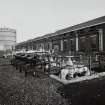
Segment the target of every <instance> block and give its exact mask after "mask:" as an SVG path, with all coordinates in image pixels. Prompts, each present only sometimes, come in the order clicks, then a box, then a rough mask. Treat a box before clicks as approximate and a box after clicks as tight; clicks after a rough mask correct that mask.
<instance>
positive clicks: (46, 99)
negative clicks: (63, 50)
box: [0, 65, 105, 105]
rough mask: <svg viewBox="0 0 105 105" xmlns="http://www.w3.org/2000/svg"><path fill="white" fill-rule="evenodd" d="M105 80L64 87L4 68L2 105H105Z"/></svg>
mask: <svg viewBox="0 0 105 105" xmlns="http://www.w3.org/2000/svg"><path fill="white" fill-rule="evenodd" d="M104 99H105V77H104V76H103V77H100V78H96V79H92V80H89V81H88V80H87V81H82V82H78V83H71V84H66V85H63V84H60V83H59V82H57V81H55V80H53V79H51V78H49V77H40V78H39V77H32V76H31V75H28V76H27V77H24V73H23V72H22V73H20V72H19V71H18V70H15V68H14V67H12V66H10V65H8V66H0V105H105V100H104Z"/></svg>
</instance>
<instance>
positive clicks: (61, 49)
mask: <svg viewBox="0 0 105 105" xmlns="http://www.w3.org/2000/svg"><path fill="white" fill-rule="evenodd" d="M61 51H63V40H62V39H61Z"/></svg>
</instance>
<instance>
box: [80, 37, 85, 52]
mask: <svg viewBox="0 0 105 105" xmlns="http://www.w3.org/2000/svg"><path fill="white" fill-rule="evenodd" d="M79 44H80V51H86V37H80V39H79Z"/></svg>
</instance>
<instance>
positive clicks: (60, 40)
mask: <svg viewBox="0 0 105 105" xmlns="http://www.w3.org/2000/svg"><path fill="white" fill-rule="evenodd" d="M104 40H105V16H103V17H99V18H96V19H94V20H90V21H87V22H84V23H81V24H77V25H74V26H71V27H68V28H65V29H61V30H58V31H56V32H54V33H49V34H47V35H44V36H42V37H38V38H34V39H31V40H27V41H25V42H22V43H18V44H17V45H16V46H15V50H16V51H19V50H23V49H25V50H43V51H54V52H57V53H59V54H65V55H73V54H75V53H77V52H103V51H105V42H104Z"/></svg>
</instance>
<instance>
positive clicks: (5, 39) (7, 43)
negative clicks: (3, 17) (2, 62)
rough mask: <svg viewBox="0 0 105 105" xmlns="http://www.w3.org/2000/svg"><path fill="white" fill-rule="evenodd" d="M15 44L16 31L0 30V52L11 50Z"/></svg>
mask: <svg viewBox="0 0 105 105" xmlns="http://www.w3.org/2000/svg"><path fill="white" fill-rule="evenodd" d="M15 44H16V30H15V29H10V28H0V51H6V50H12V49H13V46H14V45H15Z"/></svg>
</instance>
